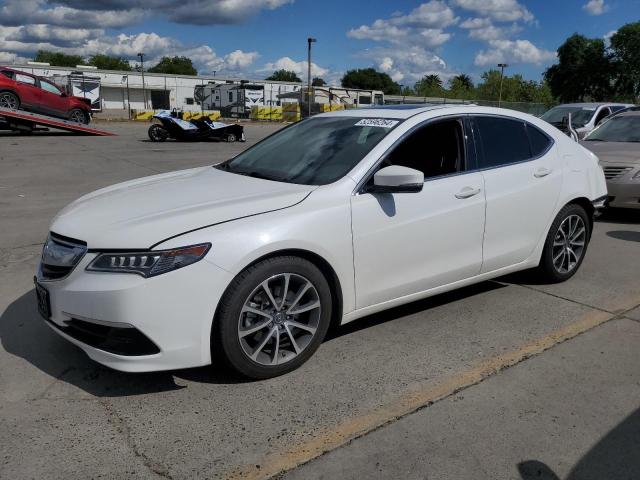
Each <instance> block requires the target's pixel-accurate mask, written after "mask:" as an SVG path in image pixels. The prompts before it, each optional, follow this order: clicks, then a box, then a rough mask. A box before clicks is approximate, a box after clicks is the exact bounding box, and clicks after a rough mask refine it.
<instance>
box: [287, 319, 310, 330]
mask: <svg viewBox="0 0 640 480" xmlns="http://www.w3.org/2000/svg"><path fill="white" fill-rule="evenodd" d="M285 325H287V326H290V327H296V328H299V329H301V330H306V331H307V332H309V333H316V330H317V329H316V328H315V327H310V326H309V325H305V324H304V323H300V322H296V321H295V320H289V321H287V322H286V323H285Z"/></svg>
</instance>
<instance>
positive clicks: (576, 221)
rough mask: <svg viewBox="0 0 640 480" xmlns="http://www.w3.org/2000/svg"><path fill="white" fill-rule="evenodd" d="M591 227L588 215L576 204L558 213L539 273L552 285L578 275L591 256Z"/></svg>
mask: <svg viewBox="0 0 640 480" xmlns="http://www.w3.org/2000/svg"><path fill="white" fill-rule="evenodd" d="M590 238H591V225H590V222H589V217H588V216H587V212H586V211H585V209H584V208H583V207H581V206H580V205H577V204H575V203H571V204H569V205H565V206H564V207H563V208H562V210H560V212H559V213H558V215H557V216H556V218H555V220H554V221H553V224H552V225H551V228H550V229H549V233H548V234H547V239H546V240H545V244H544V249H543V251H542V257H541V258H540V265H539V266H538V271H539V273H540V274H541V276H542V278H543V279H544V280H546V281H548V282H550V283H558V282H564V281H565V280H568V279H570V278H571V277H573V275H575V273H576V272H577V271H578V269H579V268H580V265H582V261H583V260H584V257H585V255H586V253H587V247H588V245H589V239H590Z"/></svg>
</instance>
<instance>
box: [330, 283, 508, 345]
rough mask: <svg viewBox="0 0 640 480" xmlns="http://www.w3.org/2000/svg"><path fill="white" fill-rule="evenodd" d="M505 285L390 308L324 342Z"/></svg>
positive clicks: (480, 285) (334, 333)
mask: <svg viewBox="0 0 640 480" xmlns="http://www.w3.org/2000/svg"><path fill="white" fill-rule="evenodd" d="M504 287H506V285H502V284H500V283H496V282H493V281H489V282H482V283H478V284H475V285H471V286H469V287H464V288H460V289H458V290H453V291H451V292H447V293H441V294H440V295H436V296H433V297H429V298H426V299H424V300H418V301H417V302H412V303H408V304H406V305H401V306H399V307H395V308H391V309H389V310H385V311H383V312H380V313H375V314H373V315H369V316H367V317H363V318H360V319H358V320H355V321H353V322H351V323H348V324H346V325H344V326H342V327H338V328H335V329H334V331H332V332H330V333H329V335H328V336H327V338H326V340H325V341H331V340H333V339H336V338H340V337H343V336H345V335H350V334H352V333H355V332H358V331H360V330H364V329H366V328H370V327H373V326H375V325H380V324H382V323H386V322H391V321H393V320H397V319H398V318H401V317H406V316H407V315H413V314H414V313H418V312H422V311H425V310H429V309H431V308H435V307H439V306H441V305H445V304H447V303H451V302H455V301H457V300H462V299H465V298H468V297H473V296H474V295H479V294H482V293H486V292H490V291H492V290H497V289H499V288H504Z"/></svg>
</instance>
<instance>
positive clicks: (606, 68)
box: [544, 33, 614, 102]
mask: <svg viewBox="0 0 640 480" xmlns="http://www.w3.org/2000/svg"><path fill="white" fill-rule="evenodd" d="M613 70H614V69H613V64H612V61H611V56H610V55H609V53H608V52H607V50H606V48H605V44H604V40H602V39H600V38H587V37H585V36H584V35H578V34H577V33H576V34H573V35H572V36H570V37H569V38H568V39H567V40H566V41H565V42H564V43H563V44H562V45H560V47H559V48H558V63H557V64H555V65H552V66H551V67H549V68H548V69H547V70H546V71H545V73H544V78H545V80H546V82H547V83H548V84H549V87H550V88H551V92H552V93H553V95H554V96H555V97H557V98H558V99H559V100H560V101H562V102H570V101H576V100H580V101H582V100H587V99H588V100H595V101H599V100H605V99H608V98H610V97H611V95H612V93H613V89H612V81H611V80H612V73H613Z"/></svg>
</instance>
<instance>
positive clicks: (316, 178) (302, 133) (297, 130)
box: [215, 117, 400, 185]
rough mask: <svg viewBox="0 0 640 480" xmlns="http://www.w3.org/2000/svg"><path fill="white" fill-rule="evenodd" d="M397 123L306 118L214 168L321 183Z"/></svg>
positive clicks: (340, 174) (340, 173)
mask: <svg viewBox="0 0 640 480" xmlns="http://www.w3.org/2000/svg"><path fill="white" fill-rule="evenodd" d="M398 123H400V121H399V120H393V119H382V118H360V117H316V118H310V119H308V120H304V121H302V122H299V123H296V124H293V125H291V126H290V127H287V128H285V129H283V130H282V131H280V132H277V133H275V134H274V135H271V136H270V137H267V138H266V139H264V140H263V141H261V142H260V143H258V144H256V145H254V146H253V147H251V148H249V149H248V150H246V151H244V152H243V153H241V154H240V155H238V156H237V157H235V158H233V159H231V160H229V161H227V162H224V163H222V164H220V165H216V166H215V168H219V169H221V170H225V171H228V172H233V173H237V174H241V175H249V176H252V177H258V178H264V179H267V180H275V181H278V182H288V183H298V184H304V185H326V184H328V183H332V182H335V181H336V180H338V179H339V178H341V177H343V176H344V175H345V174H346V173H347V172H349V170H351V169H352V168H353V167H354V166H355V165H356V164H358V162H360V160H362V159H363V158H364V157H365V155H366V154H367V153H369V152H370V151H371V149H373V147H375V146H376V145H377V144H378V143H379V142H380V140H382V139H383V138H384V137H385V136H386V135H387V134H388V133H389V132H390V131H391V130H392V129H393V128H394V127H395V126H396V125H397V124H398Z"/></svg>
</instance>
